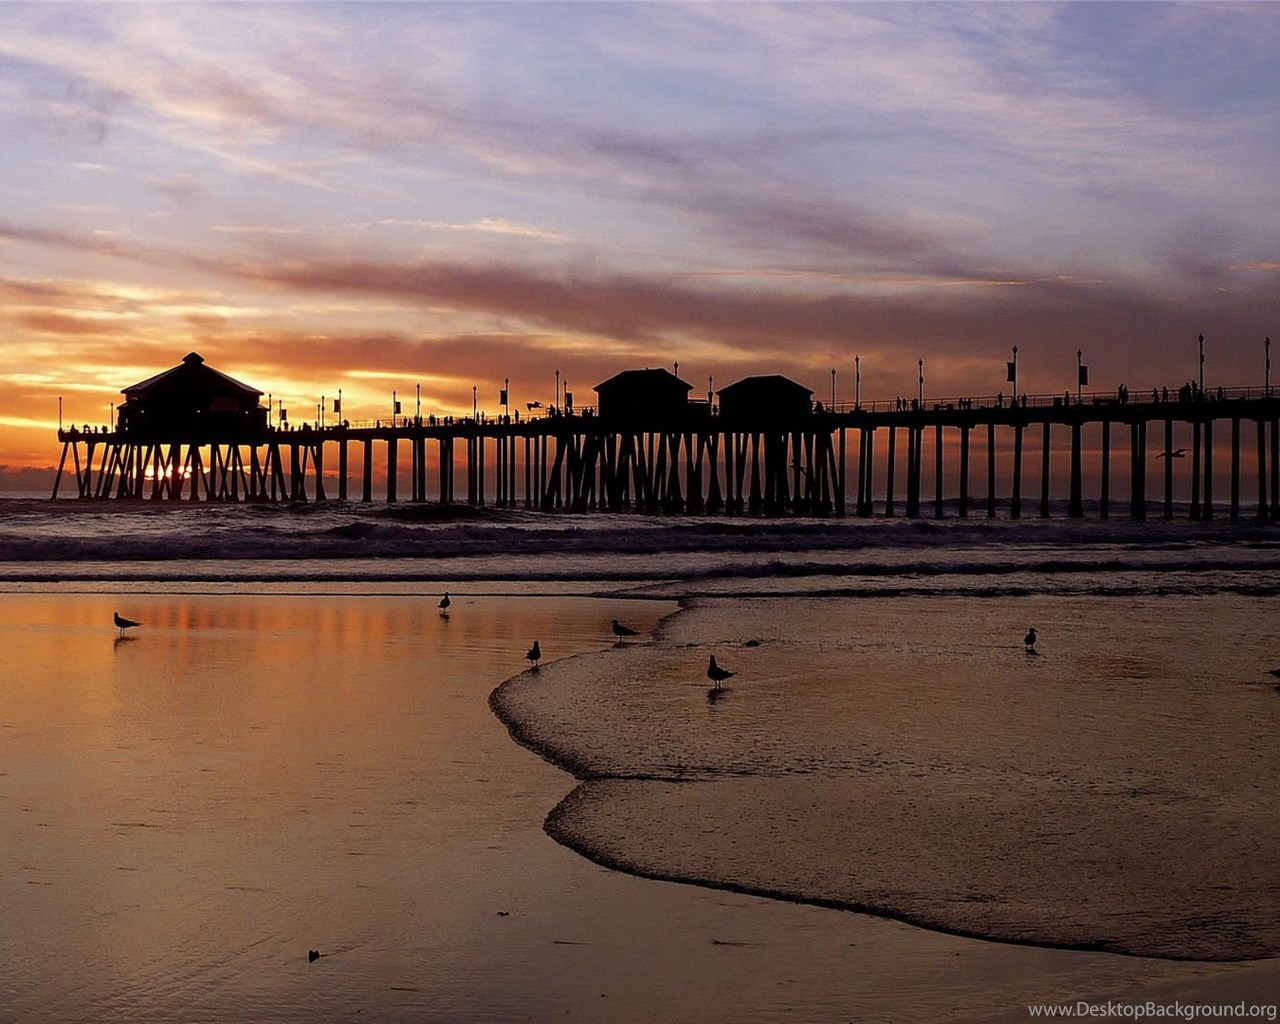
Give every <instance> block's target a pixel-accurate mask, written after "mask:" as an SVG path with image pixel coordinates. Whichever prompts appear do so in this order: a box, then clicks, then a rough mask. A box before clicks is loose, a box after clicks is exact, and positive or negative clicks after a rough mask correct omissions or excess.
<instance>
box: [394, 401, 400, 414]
mask: <svg viewBox="0 0 1280 1024" xmlns="http://www.w3.org/2000/svg"><path fill="white" fill-rule="evenodd" d="M395 412H396V415H397V416H399V415H400V402H399V401H398V400H397V401H396V409H395Z"/></svg>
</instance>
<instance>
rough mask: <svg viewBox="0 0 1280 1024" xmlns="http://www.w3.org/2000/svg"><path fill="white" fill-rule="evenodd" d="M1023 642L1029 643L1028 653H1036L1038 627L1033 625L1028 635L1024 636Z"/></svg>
mask: <svg viewBox="0 0 1280 1024" xmlns="http://www.w3.org/2000/svg"><path fill="white" fill-rule="evenodd" d="M1022 642H1023V643H1024V644H1026V645H1027V653H1028V654H1035V653H1036V627H1035V626H1032V627H1031V628H1030V629H1029V630H1027V635H1026V636H1024V637H1023V638H1022Z"/></svg>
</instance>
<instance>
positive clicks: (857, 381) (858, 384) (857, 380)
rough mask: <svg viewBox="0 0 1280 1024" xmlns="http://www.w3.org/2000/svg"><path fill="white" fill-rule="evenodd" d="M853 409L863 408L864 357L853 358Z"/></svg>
mask: <svg viewBox="0 0 1280 1024" xmlns="http://www.w3.org/2000/svg"><path fill="white" fill-rule="evenodd" d="M853 407H854V408H855V409H861V408H862V356H854V357H853Z"/></svg>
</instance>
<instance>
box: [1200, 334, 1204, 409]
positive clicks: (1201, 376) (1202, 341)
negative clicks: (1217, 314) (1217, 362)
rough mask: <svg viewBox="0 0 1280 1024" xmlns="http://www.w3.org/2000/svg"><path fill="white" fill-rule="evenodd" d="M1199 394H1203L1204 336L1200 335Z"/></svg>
mask: <svg viewBox="0 0 1280 1024" xmlns="http://www.w3.org/2000/svg"><path fill="white" fill-rule="evenodd" d="M1200 394H1202V395H1203V394H1204V335H1203V334H1202V335H1200Z"/></svg>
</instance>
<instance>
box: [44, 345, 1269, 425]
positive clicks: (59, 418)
mask: <svg viewBox="0 0 1280 1024" xmlns="http://www.w3.org/2000/svg"><path fill="white" fill-rule="evenodd" d="M1262 340H1263V345H1264V346H1265V347H1266V350H1267V397H1268V398H1270V397H1271V339H1270V338H1263V339H1262ZM58 401H59V403H61V401H62V399H58ZM58 408H59V410H61V408H62V406H61V405H59V406H58ZM58 421H59V423H61V421H62V413H61V411H59V413H58Z"/></svg>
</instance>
